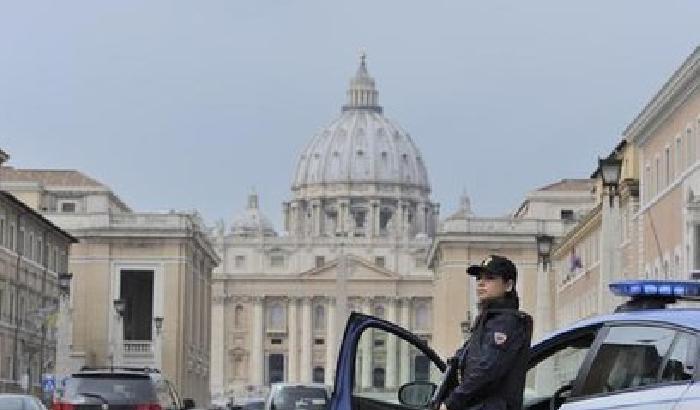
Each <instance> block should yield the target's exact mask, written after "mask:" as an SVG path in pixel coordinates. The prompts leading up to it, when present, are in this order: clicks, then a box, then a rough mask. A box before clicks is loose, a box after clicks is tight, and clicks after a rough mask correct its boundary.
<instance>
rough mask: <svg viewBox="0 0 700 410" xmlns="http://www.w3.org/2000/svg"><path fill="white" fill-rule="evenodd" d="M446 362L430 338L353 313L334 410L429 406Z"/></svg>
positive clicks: (340, 363)
mask: <svg viewBox="0 0 700 410" xmlns="http://www.w3.org/2000/svg"><path fill="white" fill-rule="evenodd" d="M444 371H445V363H444V362H443V361H442V359H440V357H439V356H438V355H437V354H436V353H435V352H434V351H433V350H432V349H431V348H429V347H428V344H427V341H426V336H421V335H420V334H414V333H411V332H409V331H408V330H406V329H403V328H401V327H400V326H397V325H395V324H394V323H391V322H388V321H386V320H382V319H379V318H376V317H374V316H368V315H364V314H361V313H356V312H353V313H352V314H350V317H349V319H348V323H347V326H346V328H345V333H344V335H343V341H342V344H341V347H340V353H339V356H338V363H337V366H336V373H335V389H334V392H333V394H332V396H331V402H330V407H329V409H330V410H359V409H362V410H408V409H411V410H415V409H416V408H420V407H425V406H427V404H428V401H429V399H430V397H431V396H432V393H433V391H434V390H435V387H436V383H437V382H438V381H439V380H440V378H441V377H442V373H443V372H444Z"/></svg>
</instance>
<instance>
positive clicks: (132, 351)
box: [124, 340, 153, 355]
mask: <svg viewBox="0 0 700 410" xmlns="http://www.w3.org/2000/svg"><path fill="white" fill-rule="evenodd" d="M124 354H126V355H151V354H153V342H151V341H150V340H125V341H124Z"/></svg>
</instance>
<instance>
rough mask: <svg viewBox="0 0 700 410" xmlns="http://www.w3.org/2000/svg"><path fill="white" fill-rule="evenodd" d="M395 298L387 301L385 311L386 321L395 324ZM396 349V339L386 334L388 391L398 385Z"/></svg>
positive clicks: (386, 384)
mask: <svg viewBox="0 0 700 410" xmlns="http://www.w3.org/2000/svg"><path fill="white" fill-rule="evenodd" d="M396 302H397V300H396V298H389V301H388V303H387V309H386V320H388V321H389V322H392V323H396ZM402 344H403V343H402ZM397 348H398V339H397V337H396V336H394V335H393V334H391V333H387V341H386V373H385V375H386V378H385V386H386V387H387V388H389V389H391V388H394V387H397V386H398V384H397V382H396V376H397V372H396V371H397V362H396V359H397V357H396V356H397V354H398V352H397Z"/></svg>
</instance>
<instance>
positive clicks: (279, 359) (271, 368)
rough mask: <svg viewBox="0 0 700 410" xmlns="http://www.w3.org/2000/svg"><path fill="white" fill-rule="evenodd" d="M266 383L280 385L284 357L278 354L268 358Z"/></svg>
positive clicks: (282, 378)
mask: <svg viewBox="0 0 700 410" xmlns="http://www.w3.org/2000/svg"><path fill="white" fill-rule="evenodd" d="M267 375H268V383H270V384H272V383H280V382H282V381H283V380H284V355H283V354H280V353H274V354H270V356H268V367H267Z"/></svg>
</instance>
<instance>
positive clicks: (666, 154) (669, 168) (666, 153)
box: [664, 147, 673, 186]
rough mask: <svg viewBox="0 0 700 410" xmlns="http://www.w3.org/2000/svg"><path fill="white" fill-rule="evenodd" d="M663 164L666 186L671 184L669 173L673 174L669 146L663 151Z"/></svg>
mask: <svg viewBox="0 0 700 410" xmlns="http://www.w3.org/2000/svg"><path fill="white" fill-rule="evenodd" d="M664 165H665V166H666V170H665V171H666V172H665V177H666V181H665V182H666V186H668V185H670V184H671V175H672V174H673V168H672V165H671V149H670V148H669V147H666V150H665V151H664Z"/></svg>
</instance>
